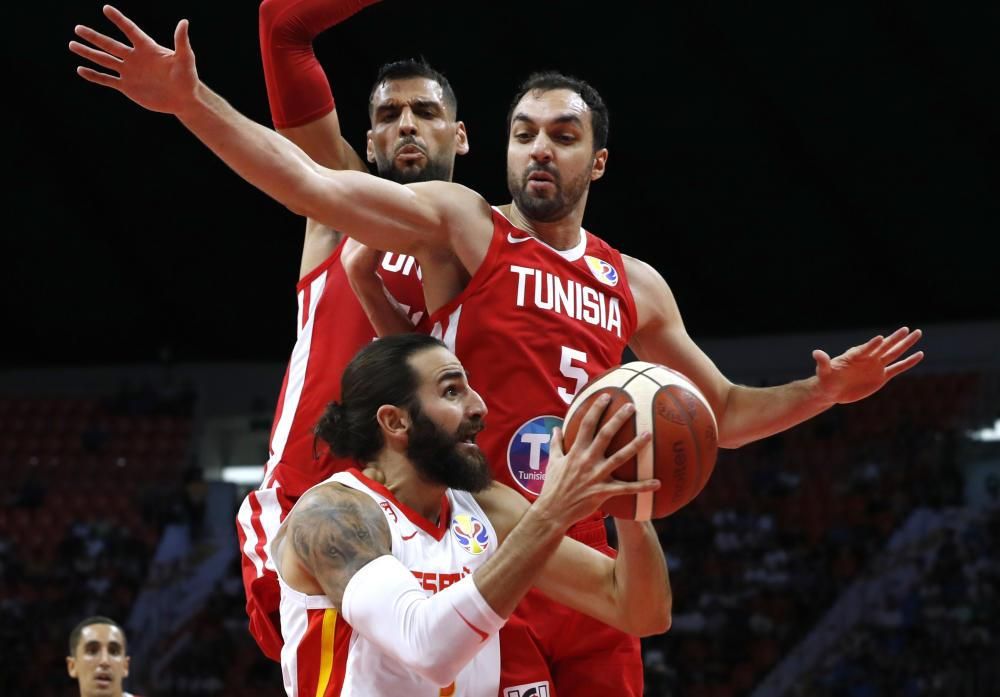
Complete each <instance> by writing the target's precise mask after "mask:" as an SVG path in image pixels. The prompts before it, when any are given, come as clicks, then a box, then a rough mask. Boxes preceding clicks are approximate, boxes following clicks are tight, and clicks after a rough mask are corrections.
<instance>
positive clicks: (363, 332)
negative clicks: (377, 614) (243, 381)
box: [237, 0, 468, 660]
mask: <svg viewBox="0 0 1000 697" xmlns="http://www.w3.org/2000/svg"><path fill="white" fill-rule="evenodd" d="M369 4H372V0H265V1H264V2H263V3H262V4H261V6H260V43H261V54H262V56H263V62H264V76H265V81H266V84H267V94H268V101H269V104H270V107H271V116H272V120H273V121H274V125H275V127H276V128H277V130H278V132H279V133H281V134H282V135H283V136H285V137H286V138H288V139H289V140H291V141H292V142H294V143H296V144H298V145H299V146H300V147H302V148H303V150H305V151H306V152H307V153H308V154H309V155H310V157H312V158H313V159H315V160H316V161H317V162H320V163H322V164H323V165H324V166H326V167H329V168H331V169H336V170H357V171H367V167H366V165H365V163H364V162H363V161H362V159H361V158H360V157H359V156H358V155H357V153H355V152H354V150H353V149H352V148H351V147H350V145H349V144H348V143H347V141H346V140H345V139H344V138H343V137H342V136H341V132H340V123H339V119H338V116H337V110H336V106H335V104H334V100H333V95H332V92H331V90H330V85H329V83H328V81H327V78H326V75H325V73H324V71H323V68H322V67H321V66H320V64H319V61H317V60H316V56H315V54H314V52H313V46H312V41H313V39H314V38H315V36H316V35H317V34H319V33H320V32H322V31H323V30H326V29H327V28H329V27H331V26H333V25H335V24H337V23H339V22H341V21H343V20H344V19H346V18H347V17H349V16H351V15H352V14H353V13H355V12H357V11H358V10H360V9H361V8H362V7H364V6H365V5H369ZM370 107H371V115H372V130H371V131H370V134H369V152H368V157H369V160H370V161H374V162H375V163H376V166H377V169H378V172H379V175H380V176H383V177H387V178H389V179H392V180H394V181H399V182H411V181H424V180H427V179H450V178H451V173H452V168H453V166H454V161H455V155H456V154H464V153H465V152H466V151H467V150H468V143H467V140H466V137H465V127H464V125H463V124H462V123H461V122H460V121H457V120H456V110H457V102H456V100H455V96H454V93H453V92H452V89H451V86H450V85H449V84H448V81H447V80H446V79H445V78H444V76H442V75H440V74H439V73H437V72H436V71H434V70H433V69H431V68H430V67H429V66H427V65H425V64H422V63H418V62H413V61H403V62H397V63H392V64H389V65H387V66H384V67H383V69H382V71H381V72H380V74H379V76H378V78H377V79H376V81H375V86H374V88H373V90H372V95H371V103H370ZM347 244H349V243H348V242H347V240H346V239H343V238H342V236H341V235H340V234H339V233H338V232H335V231H334V230H332V229H331V228H329V227H326V226H324V225H322V224H319V223H316V222H315V221H313V220H310V221H308V223H307V225H306V233H305V241H304V244H303V251H302V262H301V266H300V279H299V282H298V285H297V288H296V293H297V296H298V317H297V323H296V335H297V338H296V342H295V346H294V348H293V349H292V354H291V358H290V360H289V363H288V368H287V370H286V372H285V377H284V380H283V382H282V385H281V391H280V393H279V397H278V405H277V409H276V411H275V416H274V423H273V425H272V428H271V437H270V442H269V458H268V461H267V465H266V468H265V471H264V476H263V480H262V483H261V485H260V487H259V488H258V489H256V490H254V491H252V492H250V494H249V495H248V496H247V497H246V499H245V500H244V502H243V505H242V506H241V507H240V511H239V514H238V516H237V531H238V534H239V540H240V551H241V554H242V564H243V580H244V585H245V587H246V592H247V613H248V615H249V617H250V631H251V633H252V634H253V635H254V637H255V639H256V640H257V642H258V644H259V645H260V646H261V648H262V650H263V651H264V653H265V654H267V655H268V656H270V657H271V658H273V659H274V660H278V658H279V654H280V651H281V646H282V643H283V642H282V637H281V633H280V628H279V624H278V614H277V613H278V610H279V608H278V581H277V577H276V575H275V572H274V568H273V567H274V564H273V562H272V560H271V559H270V558H269V555H268V552H267V550H268V544H267V543H268V541H269V540H270V538H271V537H272V535H273V533H274V531H275V530H277V527H278V525H279V524H280V523H281V521H282V520H283V519H284V517H285V516H286V515H287V513H288V510H289V509H290V507H291V506H292V504H293V503H294V502H295V500H296V499H297V498H298V497H299V496H300V495H301V494H302V493H303V492H304V491H306V490H307V489H308V488H310V487H311V486H313V485H314V484H316V483H317V482H320V481H322V480H324V479H326V478H327V477H329V476H330V475H331V474H333V473H335V472H338V471H341V470H343V469H345V468H346V467H349V466H353V465H355V464H356V463H352V462H349V461H346V460H344V459H342V458H336V457H333V456H332V455H330V454H329V452H328V451H327V450H326V449H325V448H316V441H315V438H314V436H313V428H314V426H315V425H316V422H317V421H318V420H319V417H320V415H321V414H322V412H323V409H324V407H325V406H326V405H327V404H328V403H329V402H330V401H331V400H333V399H336V398H338V397H339V395H340V376H341V373H342V372H343V369H344V366H345V365H347V363H348V362H349V361H350V359H351V358H352V357H353V356H354V354H355V353H356V352H357V351H358V349H360V348H361V347H362V346H364V345H365V344H366V343H368V342H370V341H371V340H372V339H373V338H374V337H375V331H374V329H373V328H372V326H371V324H370V323H369V321H368V319H367V318H366V316H365V313H364V311H363V310H362V308H361V306H360V305H359V304H358V299H357V297H356V296H355V294H354V293H353V292H352V290H351V288H350V285H349V282H348V279H347V277H346V276H345V273H344V265H343V257H344V256H346V255H348V254H349V247H347V246H345V245H347ZM419 274H420V268H419V266H417V264H416V263H415V261H414V259H413V257H411V256H406V255H388V256H386V257H384V258H383V259H382V263H381V267H380V268H379V275H380V277H381V282H380V290H379V293H380V295H382V291H381V283H384V285H385V288H386V290H387V291H388V292H389V293H390V294H391V296H392V297H393V298H394V299H395V300H396V301H397V306H401V308H402V309H403V310H404V311H405V313H406V314H407V315H408V318H409V319H408V323H410V324H411V326H412V325H415V326H417V327H418V328H420V327H421V326H422V323H423V322H426V310H425V306H424V299H423V291H422V288H421V285H420V281H419ZM383 297H384V296H383ZM389 311H394V309H392V308H390V309H389Z"/></svg>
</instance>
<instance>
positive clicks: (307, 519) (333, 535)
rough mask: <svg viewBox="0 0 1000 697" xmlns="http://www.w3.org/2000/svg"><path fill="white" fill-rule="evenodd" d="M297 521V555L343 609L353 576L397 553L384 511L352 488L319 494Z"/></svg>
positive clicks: (303, 505)
mask: <svg viewBox="0 0 1000 697" xmlns="http://www.w3.org/2000/svg"><path fill="white" fill-rule="evenodd" d="M292 516H293V519H292V520H291V521H289V523H290V524H289V528H290V529H289V531H288V532H289V534H290V537H291V541H292V545H293V546H294V549H295V553H296V554H297V555H298V557H299V559H300V560H301V562H302V564H303V566H305V568H306V569H308V570H309V572H310V573H311V574H312V575H313V576H314V577H315V579H316V580H317V581H318V582H319V584H320V586H322V587H323V591H324V592H325V593H326V595H327V597H328V598H329V599H330V600H331V601H332V602H333V604H334V605H335V606H336V607H338V608H339V607H340V605H341V602H342V601H343V598H344V589H345V588H346V587H347V582H348V581H350V580H351V578H352V577H353V576H354V574H355V573H357V571H358V570H359V569H361V567H363V566H364V565H365V564H367V563H368V562H370V561H372V560H373V559H376V558H377V557H380V556H382V555H383V554H389V553H390V552H391V550H392V539H391V537H390V536H389V526H388V524H387V523H386V520H385V516H384V515H383V513H382V511H381V510H380V509H379V507H378V506H377V505H376V504H375V502H374V501H373V500H372V499H370V498H368V497H367V496H365V495H364V494H362V493H361V492H357V491H354V490H352V489H348V488H347V487H343V486H340V485H333V486H324V487H320V488H318V489H314V490H313V491H312V492H310V493H309V494H308V495H306V496H304V497H303V498H302V499H301V500H300V501H299V505H298V506H296V510H295V511H293V513H292Z"/></svg>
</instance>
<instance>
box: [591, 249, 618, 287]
mask: <svg viewBox="0 0 1000 697" xmlns="http://www.w3.org/2000/svg"><path fill="white" fill-rule="evenodd" d="M583 258H584V259H585V260H586V261H587V266H588V267H590V273H592V274H594V278H596V279H597V280H598V281H600V282H601V283H603V284H604V285H606V286H617V285H618V271H617V270H615V267H614V266H612V265H611V264H609V263H608V262H606V261H604V260H603V259H598V258H597V257H592V256H590V255H589V254H588V255H586V256H584V257H583Z"/></svg>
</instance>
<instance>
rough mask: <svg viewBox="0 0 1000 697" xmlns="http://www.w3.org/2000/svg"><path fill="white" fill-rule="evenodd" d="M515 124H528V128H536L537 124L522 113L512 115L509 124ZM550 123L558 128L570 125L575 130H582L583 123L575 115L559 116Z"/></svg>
mask: <svg viewBox="0 0 1000 697" xmlns="http://www.w3.org/2000/svg"><path fill="white" fill-rule="evenodd" d="M516 122H521V123H524V124H528V125H529V126H537V124H536V123H535V120H534V119H533V118H531V117H530V116H528V115H527V114H524V113H517V114H514V118H512V119H511V123H512V124H513V123H516ZM550 123H552V124H555V125H558V126H561V125H564V124H570V125H573V126H576V127H577V128H581V129H582V128H583V121H581V120H580V117H579V116H577V115H576V114H561V115H559V116H557V117H555V118H554V119H552V121H551V122H550Z"/></svg>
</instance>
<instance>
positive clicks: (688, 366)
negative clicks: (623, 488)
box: [625, 257, 924, 448]
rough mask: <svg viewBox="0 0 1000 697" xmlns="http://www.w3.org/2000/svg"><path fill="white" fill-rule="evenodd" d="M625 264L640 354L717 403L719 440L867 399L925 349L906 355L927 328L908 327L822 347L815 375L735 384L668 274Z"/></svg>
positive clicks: (758, 434) (761, 433)
mask: <svg viewBox="0 0 1000 697" xmlns="http://www.w3.org/2000/svg"><path fill="white" fill-rule="evenodd" d="M625 266H626V272H627V274H628V278H629V285H630V286H631V288H632V291H633V294H634V295H635V300H636V305H637V308H638V313H639V327H638V330H637V331H636V333H635V335H634V337H633V339H632V343H631V347H632V349H633V350H634V351H635V354H636V355H637V356H638V357H639V358H641V359H643V360H647V361H653V362H656V363H662V364H663V365H666V366H668V367H670V368H673V369H675V370H678V371H680V372H681V373H683V374H684V375H686V376H687V377H689V378H690V379H691V380H692V381H694V383H695V384H696V385H697V386H698V387H699V389H701V391H702V392H703V393H704V394H705V397H706V398H707V399H708V401H709V403H710V404H711V405H712V409H713V411H714V412H715V416H716V419H717V421H718V423H719V445H721V446H722V447H725V448H737V447H739V446H741V445H744V444H745V443H749V442H752V441H755V440H759V439H761V438H766V437H767V436H770V435H773V434H775V433H779V432H781V431H784V430H786V429H788V428H791V427H792V426H795V425H797V424H800V423H802V422H803V421H806V420H807V419H811V418H812V417H814V416H816V415H817V414H820V413H822V412H824V411H826V410H827V409H829V408H830V407H832V406H833V405H835V404H847V403H849V402H855V401H858V400H859V399H864V398H865V397H867V396H869V395H871V394H874V393H875V392H877V391H878V390H880V389H881V388H882V387H883V386H884V385H885V384H886V383H887V382H888V381H889V380H891V379H892V378H894V377H896V376H897V375H899V374H900V373H903V372H905V371H907V370H909V369H910V368H912V367H913V366H915V365H916V364H917V363H919V362H920V361H921V360H922V359H923V356H924V354H923V352H922V351H917V352H915V353H912V354H910V355H908V356H906V357H905V358H903V356H904V354H906V353H907V352H908V351H909V350H910V349H911V348H912V347H913V345H914V344H916V343H917V341H919V340H920V336H921V332H920V330H919V329H917V330H914V331H912V332H911V331H910V330H909V329H907V328H906V327H902V328H900V329H898V330H896V331H895V332H893V333H892V334H891V335H889V336H888V337H883V336H876V337H873V338H872V339H871V340H870V341H868V342H866V343H865V344H862V345H860V346H854V347H852V348H850V349H848V350H847V351H845V352H844V353H842V354H841V355H839V356H837V357H836V358H833V359H831V358H830V357H829V356H828V355H827V354H826V353H825V352H823V351H820V350H816V351H813V358H814V359H815V360H816V375H814V376H812V377H809V378H805V379H803V380H796V381H794V382H790V383H786V384H784V385H778V386H776V387H764V388H755V387H745V386H743V385H735V384H733V383H731V382H730V381H729V380H728V379H726V377H725V376H724V375H723V374H722V373H721V372H720V371H719V369H718V368H717V367H716V366H715V364H714V363H713V362H712V361H711V359H710V358H709V357H708V356H706V355H705V353H704V352H703V351H702V350H701V349H700V348H699V347H698V345H697V344H695V343H694V341H693V340H692V339H691V337H690V336H688V333H687V330H686V329H685V328H684V322H683V321H682V320H681V314H680V310H679V309H678V307H677V303H676V301H675V300H674V296H673V293H671V292H670V288H669V287H668V286H667V283H666V281H664V280H663V277H662V276H660V274H659V273H657V272H656V270H655V269H653V268H652V267H651V266H649V265H648V264H645V263H643V262H641V261H638V260H636V259H633V258H631V257H625Z"/></svg>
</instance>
